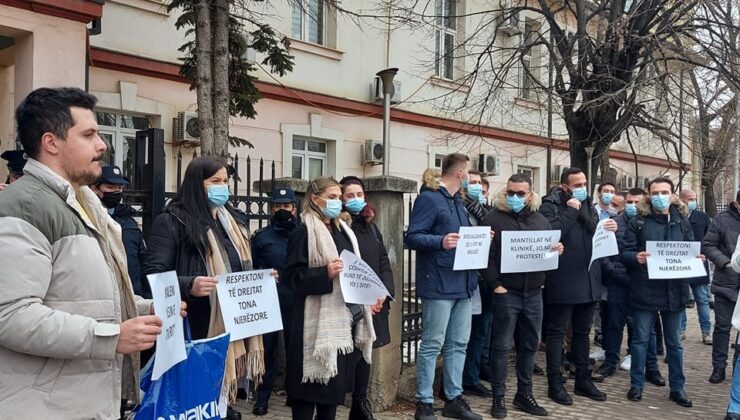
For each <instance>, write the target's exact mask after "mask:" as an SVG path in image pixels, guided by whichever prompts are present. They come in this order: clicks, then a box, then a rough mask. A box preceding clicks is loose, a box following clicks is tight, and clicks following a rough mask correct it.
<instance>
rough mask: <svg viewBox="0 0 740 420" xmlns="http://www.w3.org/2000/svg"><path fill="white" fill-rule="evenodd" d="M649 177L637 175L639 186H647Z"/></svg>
mask: <svg viewBox="0 0 740 420" xmlns="http://www.w3.org/2000/svg"><path fill="white" fill-rule="evenodd" d="M647 182H648V179H647V177H644V176H638V177H637V188H645V187H647Z"/></svg>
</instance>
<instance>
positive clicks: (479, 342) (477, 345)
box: [462, 309, 493, 386]
mask: <svg viewBox="0 0 740 420" xmlns="http://www.w3.org/2000/svg"><path fill="white" fill-rule="evenodd" d="M491 321H493V312H491V310H490V309H484V310H483V312H482V313H481V314H480V315H473V320H472V324H471V327H470V341H468V350H467V352H466V355H465V368H464V369H463V377H462V383H463V385H464V386H473V385H479V384H480V367H481V362H482V360H483V349H484V348H485V347H486V341H487V339H488V338H489V337H490V334H491Z"/></svg>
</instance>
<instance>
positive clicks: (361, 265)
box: [339, 249, 391, 305]
mask: <svg viewBox="0 0 740 420" xmlns="http://www.w3.org/2000/svg"><path fill="white" fill-rule="evenodd" d="M339 258H341V259H342V264H344V269H343V270H342V272H341V274H340V275H339V284H340V286H341V287H342V296H344V302H345V303H357V304H360V305H375V304H376V303H378V299H385V298H386V297H387V296H390V295H391V294H390V292H388V289H387V288H386V287H385V285H384V284H383V281H382V280H380V277H378V275H377V274H375V271H373V269H372V268H371V267H370V266H369V265H367V263H366V262H365V261H362V260H361V259H360V258H358V257H357V255H355V254H354V253H352V252H350V251H347V250H346V249H345V250H344V251H342V254H341V255H340V256H339Z"/></svg>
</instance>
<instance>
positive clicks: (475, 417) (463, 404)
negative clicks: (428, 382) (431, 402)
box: [442, 396, 483, 420]
mask: <svg viewBox="0 0 740 420" xmlns="http://www.w3.org/2000/svg"><path fill="white" fill-rule="evenodd" d="M442 417H447V418H450V419H460V420H482V419H483V417H482V416H481V415H480V414H477V413H474V412H473V410H471V409H470V405H468V402H467V401H465V398H463V397H462V396H458V397H457V398H455V399H453V400H451V401H448V402H447V403H445V408H443V409H442Z"/></svg>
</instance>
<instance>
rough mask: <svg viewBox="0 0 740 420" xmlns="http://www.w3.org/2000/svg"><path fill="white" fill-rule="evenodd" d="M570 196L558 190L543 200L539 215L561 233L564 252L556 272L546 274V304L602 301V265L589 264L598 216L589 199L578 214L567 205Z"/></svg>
mask: <svg viewBox="0 0 740 420" xmlns="http://www.w3.org/2000/svg"><path fill="white" fill-rule="evenodd" d="M570 198H571V196H570V194H568V193H566V192H565V191H563V190H562V189H561V188H557V189H556V190H555V191H554V192H553V193H552V194H550V195H548V196H547V197H545V198H544V199H543V200H542V201H543V203H542V207H540V213H542V215H543V216H545V218H547V220H548V221H549V222H550V226H551V227H552V229H554V230H560V232H561V236H560V242H562V243H563V247H564V248H565V250H564V252H563V255H561V256H560V261H559V263H558V269H557V270H554V271H548V272H547V277H546V280H545V301H546V302H547V303H548V304H580V303H592V302H598V301H599V300H601V264H593V265H592V266H591V270H590V271H589V269H588V266H589V264H590V262H591V248H592V244H591V240H592V238H593V236H594V232H595V231H596V225H597V224H598V223H599V214H598V213H597V212H596V209H595V208H594V206H593V205H592V204H591V201H592V200H591V198H588V199H587V200H585V201H583V203H582V205H581V209H580V210H576V209H574V208H572V207H569V206H568V205H567V204H566V203H567V202H568V200H569V199H570Z"/></svg>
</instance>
